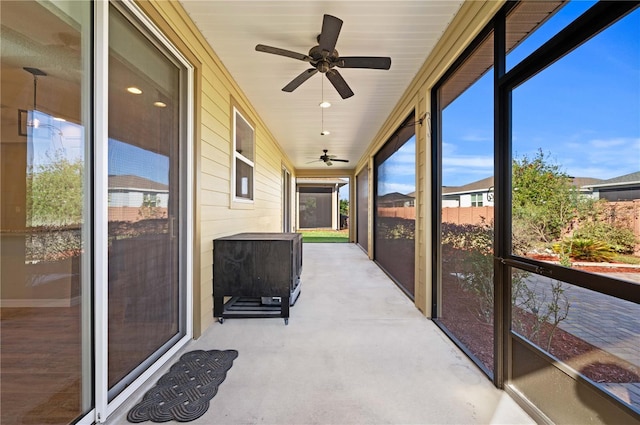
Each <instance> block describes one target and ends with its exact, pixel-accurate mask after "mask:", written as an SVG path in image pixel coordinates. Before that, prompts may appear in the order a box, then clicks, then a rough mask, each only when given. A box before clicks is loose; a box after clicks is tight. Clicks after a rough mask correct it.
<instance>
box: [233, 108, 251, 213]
mask: <svg viewBox="0 0 640 425" xmlns="http://www.w3.org/2000/svg"><path fill="white" fill-rule="evenodd" d="M237 117H240V118H241V119H242V120H243V121H244V123H245V124H246V125H247V126H248V127H249V128H251V145H252V149H251V151H252V152H253V156H254V158H253V160H252V159H250V158H247V157H246V156H244V155H243V154H241V153H240V152H238V150H237V145H238V140H237V136H238V132H237V123H238V121H237V119H238V118H237ZM231 142H232V155H231V167H230V168H231V179H230V180H231V186H230V194H231V206H232V207H238V208H241V207H242V206H251V205H253V204H254V203H255V181H256V167H255V153H256V130H255V126H254V125H253V123H252V122H251V121H250V120H249V119H248V118H247V117H246V114H244V113H243V111H242V110H241V109H240V108H239V107H238V106H237V105H232V107H231ZM238 160H239V161H241V162H242V163H244V164H245V165H247V166H248V167H250V169H251V177H250V181H249V182H248V187H249V197H248V198H247V197H244V196H238V193H237V192H236V184H237V179H238V168H237V166H236V164H237V161H238Z"/></svg>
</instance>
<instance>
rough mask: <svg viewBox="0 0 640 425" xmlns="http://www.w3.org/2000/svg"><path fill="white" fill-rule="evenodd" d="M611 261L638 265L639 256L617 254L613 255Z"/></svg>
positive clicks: (639, 261)
mask: <svg viewBox="0 0 640 425" xmlns="http://www.w3.org/2000/svg"><path fill="white" fill-rule="evenodd" d="M613 261H615V262H617V263H625V264H636V265H640V257H636V256H633V255H623V254H618V255H616V256H615V257H614V259H613Z"/></svg>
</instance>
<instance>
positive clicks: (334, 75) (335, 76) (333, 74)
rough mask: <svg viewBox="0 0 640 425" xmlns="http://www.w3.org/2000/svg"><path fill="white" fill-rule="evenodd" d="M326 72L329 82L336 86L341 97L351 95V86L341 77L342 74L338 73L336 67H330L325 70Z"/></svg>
mask: <svg viewBox="0 0 640 425" xmlns="http://www.w3.org/2000/svg"><path fill="white" fill-rule="evenodd" d="M326 74H327V78H328V79H329V81H331V84H333V87H335V88H336V90H337V91H338V93H339V94H340V96H341V97H342V98H343V99H346V98H348V97H351V96H353V91H351V88H350V87H349V85H348V84H347V82H346V81H345V80H344V78H342V75H340V73H339V72H338V70H337V69H331V70H329V71H327V73H326Z"/></svg>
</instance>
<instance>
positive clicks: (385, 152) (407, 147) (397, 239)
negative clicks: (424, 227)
mask: <svg viewBox="0 0 640 425" xmlns="http://www.w3.org/2000/svg"><path fill="white" fill-rule="evenodd" d="M414 119H415V118H414V115H413V114H411V116H410V117H409V118H407V120H406V121H405V122H404V123H403V125H402V126H401V127H400V128H399V129H398V131H397V132H396V134H395V135H394V136H392V137H391V138H390V139H389V141H387V143H386V144H385V145H384V146H383V147H382V149H380V151H379V152H378V153H377V154H376V156H375V158H374V163H375V214H376V215H375V231H374V238H375V239H374V240H375V242H374V252H375V255H374V259H375V261H376V262H377V263H378V264H379V265H380V266H381V267H382V268H383V269H384V270H385V271H386V272H387V273H388V274H389V275H390V276H391V277H392V278H393V279H394V280H395V281H396V283H397V284H398V286H399V287H400V289H402V290H403V291H404V292H405V293H406V294H407V295H408V296H409V297H410V298H412V299H413V297H414V295H415V282H414V281H415V223H416V207H415V195H416V136H415V129H414V125H415V124H414Z"/></svg>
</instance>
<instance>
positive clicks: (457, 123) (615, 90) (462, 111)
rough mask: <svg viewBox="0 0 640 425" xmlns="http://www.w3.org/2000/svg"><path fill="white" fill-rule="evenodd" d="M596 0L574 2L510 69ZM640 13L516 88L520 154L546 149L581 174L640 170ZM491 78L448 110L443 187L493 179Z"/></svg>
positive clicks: (520, 51) (524, 47)
mask: <svg viewBox="0 0 640 425" xmlns="http://www.w3.org/2000/svg"><path fill="white" fill-rule="evenodd" d="M590 4H591V3H587V2H575V3H573V2H572V3H570V4H569V5H568V6H567V7H565V8H564V9H563V10H561V11H560V12H559V13H558V14H557V15H556V16H555V17H554V18H552V19H550V20H549V21H548V22H547V23H546V24H545V25H544V26H543V28H541V29H540V30H539V31H538V32H536V33H534V36H532V37H530V39H528V40H526V42H524V43H522V44H521V45H520V46H519V47H518V48H517V49H516V50H514V51H513V52H512V53H511V54H510V56H509V58H508V62H509V63H510V64H513V63H516V62H517V60H520V59H521V57H523V56H526V55H527V54H529V53H531V52H532V51H533V50H535V49H536V48H537V47H539V46H540V45H541V44H542V43H544V42H545V41H546V40H547V39H548V38H549V37H550V34H554V33H556V32H557V31H558V29H559V28H562V27H563V26H565V25H566V23H567V22H569V21H570V20H572V17H574V16H577V15H578V14H580V13H582V12H583V11H584V10H585V9H586V8H587V7H588V6H590ZM639 35H640V10H636V11H635V12H633V13H632V14H631V15H629V16H627V17H625V18H624V19H623V20H621V21H620V22H619V23H617V24H616V25H614V26H612V27H610V28H609V29H608V30H605V31H604V32H603V33H601V34H599V35H597V36H596V37H594V38H593V39H591V40H590V41H588V42H587V43H585V44H584V45H582V46H580V47H579V48H577V49H576V50H574V51H573V52H571V53H570V54H569V55H568V56H566V57H565V58H563V59H561V60H560V61H558V62H556V63H555V64H553V65H551V66H550V67H548V68H547V69H545V70H544V71H542V72H541V73H540V74H538V75H536V76H534V77H533V78H532V79H531V80H529V81H527V82H526V83H524V84H523V85H522V86H520V87H517V88H516V89H515V90H514V91H513V126H512V137H513V153H514V156H516V157H522V156H528V157H531V156H533V155H535V153H536V152H537V151H538V150H540V149H541V150H542V151H543V152H544V153H545V155H547V156H548V157H549V158H550V160H551V161H553V162H554V163H556V164H558V165H560V167H561V168H562V170H563V171H565V172H567V173H568V174H569V175H572V176H575V177H595V178H601V179H608V178H613V177H617V176H620V175H624V174H628V173H631V172H635V171H640V36H639ZM492 78H493V75H492V73H488V74H487V75H485V76H484V77H483V78H482V79H480V80H479V81H478V82H477V83H476V84H475V85H474V86H472V87H471V88H470V89H469V90H467V91H466V92H465V93H464V94H462V95H461V96H460V97H459V98H458V99H456V101H454V102H453V103H452V104H451V105H449V106H448V107H447V108H446V109H445V110H444V111H443V122H444V125H443V147H442V149H443V185H447V186H457V185H463V184H466V183H470V182H473V181H475V180H479V179H482V178H485V177H489V176H491V175H492V174H493V116H492V113H493V101H492V99H493V93H492Z"/></svg>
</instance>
